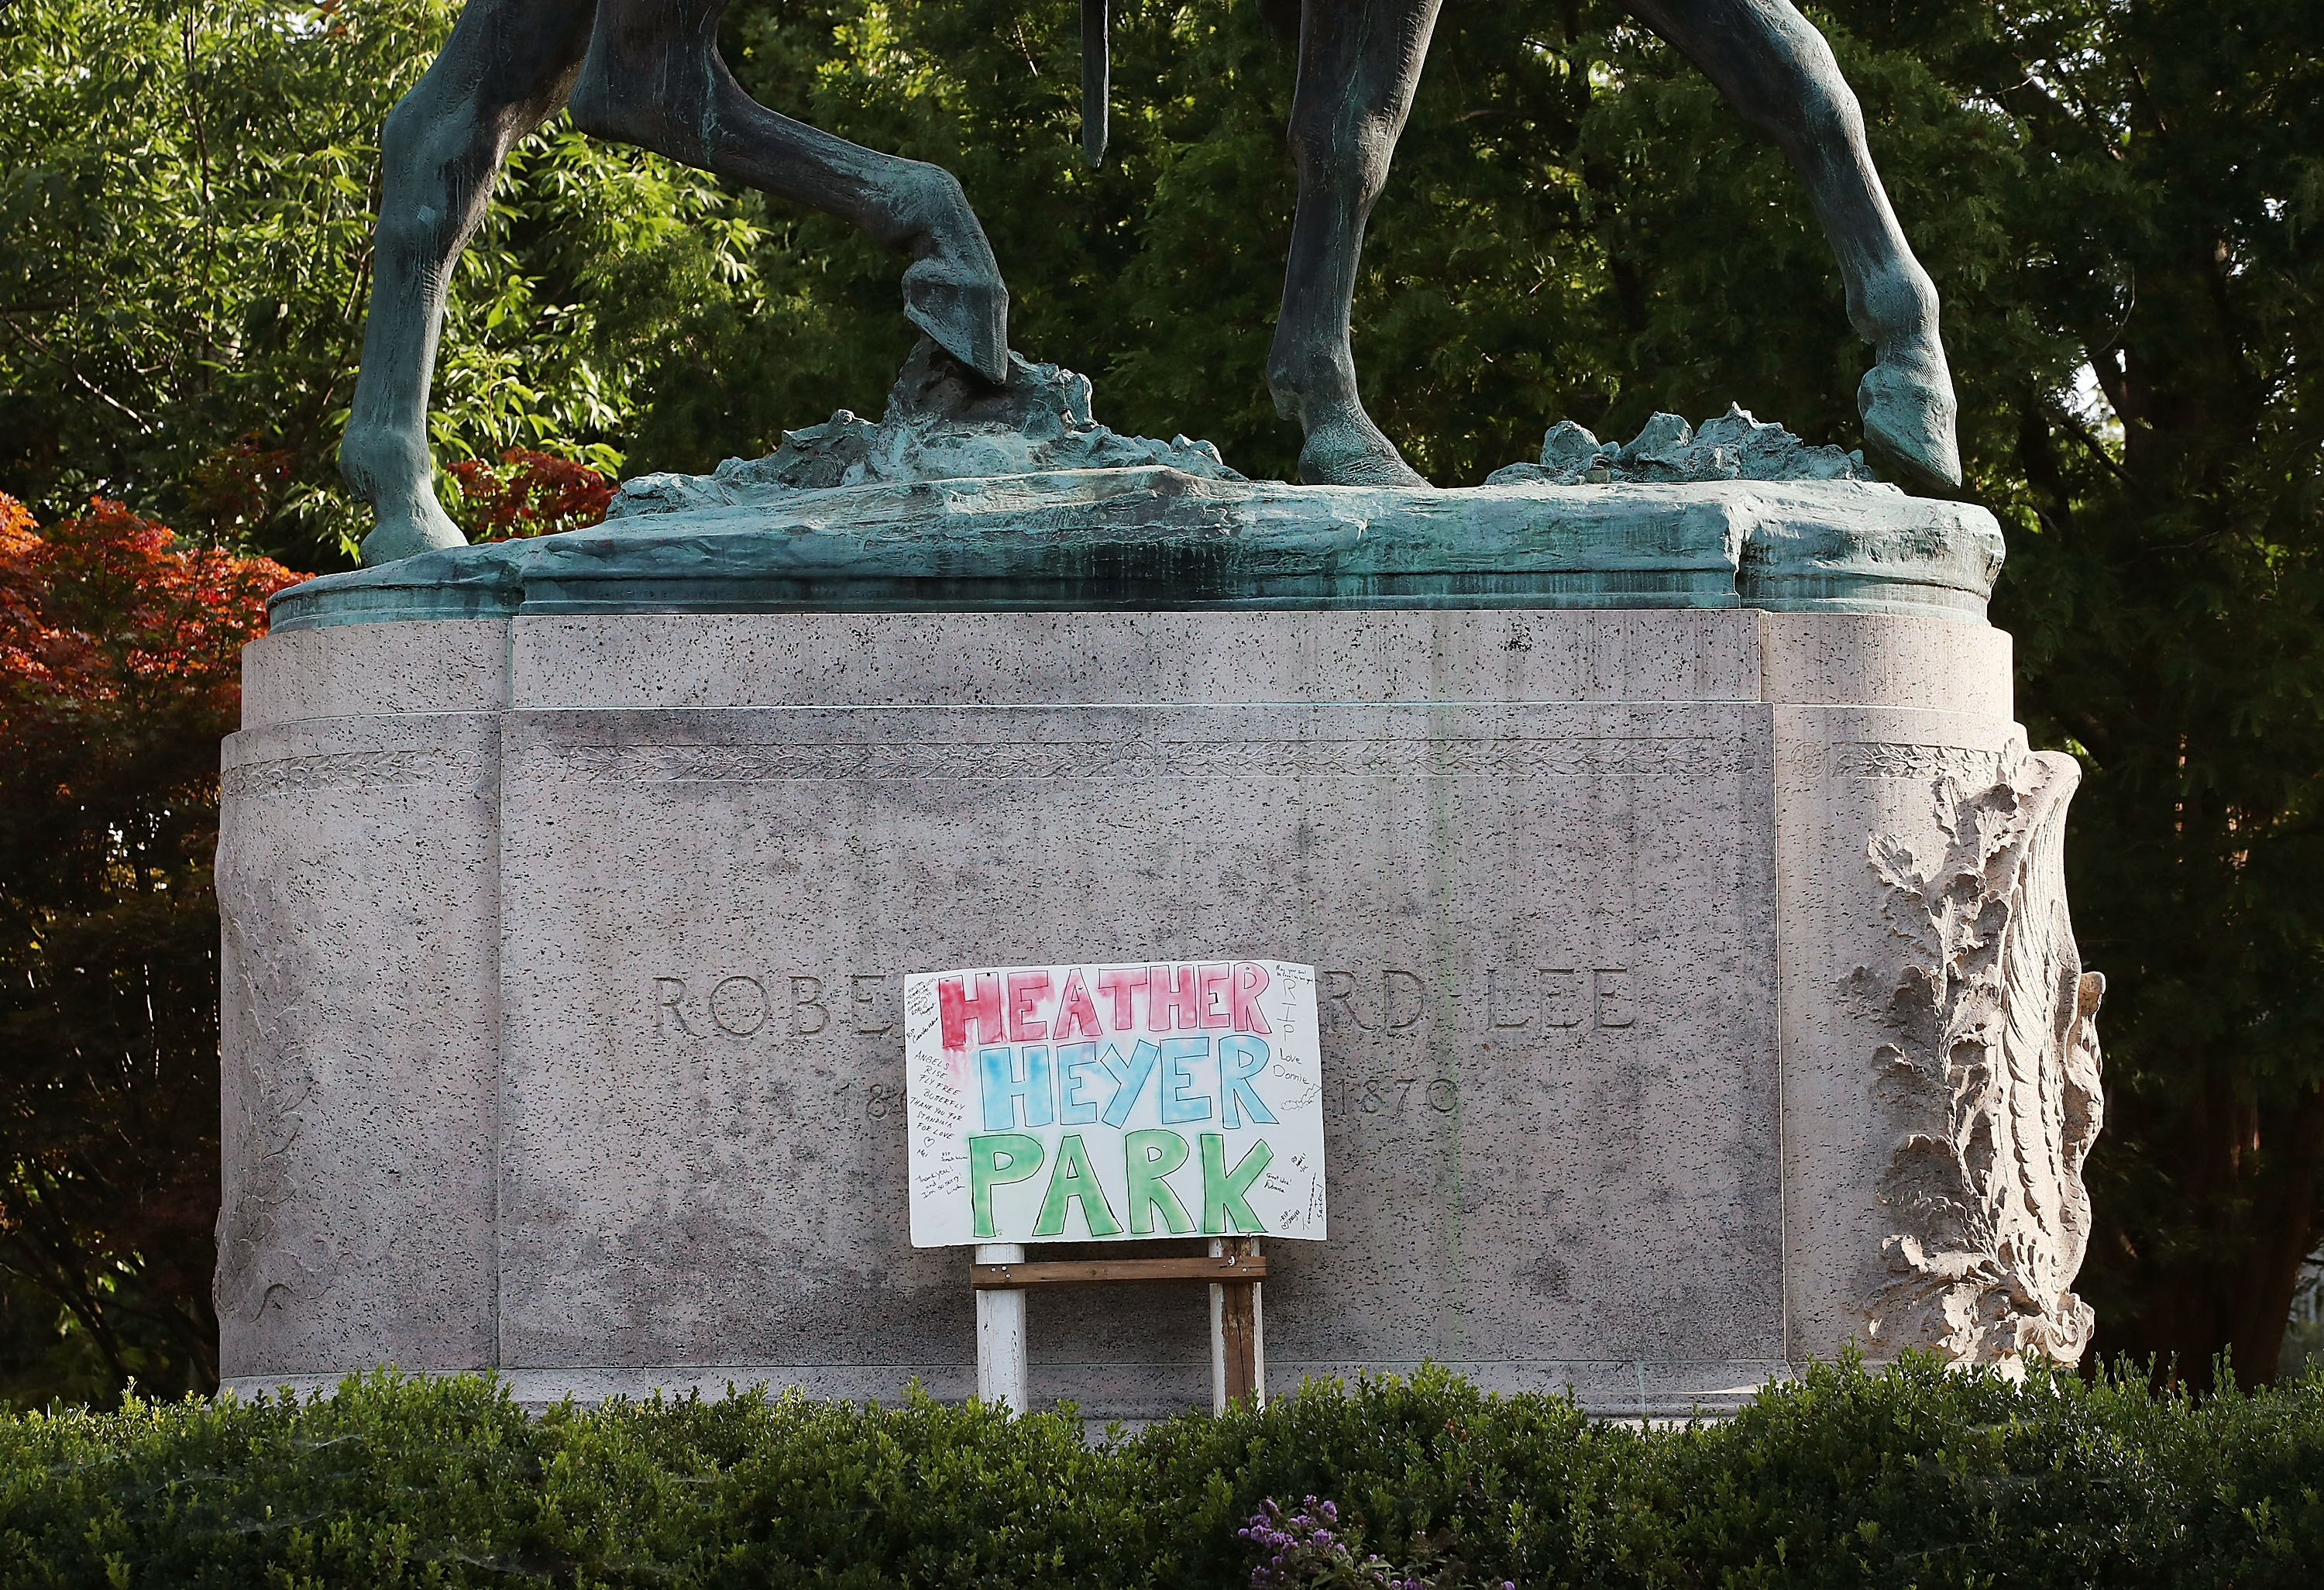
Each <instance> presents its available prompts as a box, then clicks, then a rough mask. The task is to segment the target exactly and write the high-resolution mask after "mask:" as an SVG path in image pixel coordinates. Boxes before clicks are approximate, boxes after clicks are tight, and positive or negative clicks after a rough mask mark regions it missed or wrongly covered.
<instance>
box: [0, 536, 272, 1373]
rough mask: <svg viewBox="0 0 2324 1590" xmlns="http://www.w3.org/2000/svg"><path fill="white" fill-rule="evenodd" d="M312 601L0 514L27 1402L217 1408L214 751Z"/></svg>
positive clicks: (9, 932) (177, 554)
mask: <svg viewBox="0 0 2324 1590" xmlns="http://www.w3.org/2000/svg"><path fill="white" fill-rule="evenodd" d="M295 578H299V577H297V576H295V575H293V574H291V571H290V570H288V569H284V568H283V567H282V566H281V565H280V564H278V563H275V562H273V561H272V560H271V559H264V558H244V557H236V556H234V555H232V554H230V553H226V552H223V551H219V550H215V549H211V548H206V547H199V546H188V545H185V544H182V543H180V541H179V540H178V538H177V537H176V536H175V535H174V534H173V533H172V532H171V531H170V530H169V529H168V528H167V527H166V526H164V525H161V524H158V523H156V522H153V521H152V520H150V519H146V518H143V517H142V516H140V515H138V514H136V513H131V512H130V511H129V510H128V509H127V508H125V507H124V506H123V505H122V504H119V503H114V502H108V501H106V500H103V499H97V500H94V501H92V502H91V503H90V504H89V507H88V512H86V513H81V514H78V515H76V516H74V517H72V518H69V519H66V520H63V521H61V522H58V523H56V524H54V525H51V526H50V527H49V528H48V529H47V530H46V531H45V532H42V531H40V530H38V529H37V528H36V527H35V526H34V524H33V522H32V516H31V515H30V514H29V513H26V512H25V511H24V509H23V507H22V505H21V504H18V503H16V502H15V501H14V499H13V498H9V497H6V496H5V495H0V1281H5V1289H6V1299H5V1301H6V1304H7V1308H6V1313H7V1315H8V1316H9V1317H8V1319H7V1320H6V1321H5V1326H6V1328H7V1329H8V1330H9V1332H10V1333H11V1334H12V1335H13V1336H14V1337H15V1338H16V1339H15V1340H14V1341H13V1342H12V1343H10V1344H9V1345H10V1347H11V1348H12V1349H13V1351H12V1353H11V1354H10V1356H12V1357H14V1358H16V1359H18V1361H19V1364H20V1368H19V1373H20V1375H21V1376H22V1377H23V1382H28V1383H30V1382H37V1383H40V1384H42V1385H45V1386H47V1387H49V1388H51V1389H54V1388H56V1387H57V1386H59V1385H60V1384H62V1385H65V1386H68V1387H70V1388H71V1389H72V1390H74V1391H78V1392H79V1393H80V1394H83V1395H91V1396H97V1397H103V1396H105V1395H106V1394H107V1393H113V1394H117V1393H118V1391H119V1390H120V1389H121V1388H122V1387H123V1386H124V1384H126V1383H127V1382H129V1381H130V1380H131V1379H133V1378H134V1379H136V1380H138V1381H139V1382H142V1383H143V1385H145V1386H147V1387H148V1388H151V1389H152V1390H155V1391H172V1390H207V1389H208V1388H210V1387H213V1386H215V1385H216V1384H217V1320H216V1317H215V1315H214V1314H213V1312H212V1310H211V1306H210V1300H209V1290H210V1272H211V1268H212V1263H213V1252H212V1225H213V1223H214V1221H215V1220H216V1218H217V1119H218V1117H217V1099H218V1095H217V902H216V899H215V897H214V895H213V894H212V892H211V883H210V867H211V859H212V853H213V851H214V850H215V848H216V846H217V746H218V740H219V737H220V736H221V735H225V734H226V733H227V732H229V731H230V730H232V729H233V728H234V726H235V721H236V718H237V716H238V714H239V706H240V684H239V680H240V674H241V663H240V652H241V649H242V647H243V645H244V642H247V641H249V640H251V639H252V638H254V636H256V635H258V634H260V633H263V631H264V629H265V624H266V598H267V596H270V595H271V594H272V593H273V592H274V591H276V590H278V589H280V588H281V587H283V586H285V585H288V584H290V583H291V581H292V580H293V579H295ZM43 1305H44V1306H45V1317H46V1322H47V1329H46V1332H45V1336H46V1338H47V1339H46V1340H45V1341H42V1340H38V1339H36V1338H38V1337H40V1336H42V1332H40V1331H37V1330H33V1329H32V1328H31V1327H29V1326H28V1324H27V1321H28V1320H32V1319H33V1318H34V1317H36V1316H39V1315H41V1314H42V1312H43ZM60 1324H61V1325H63V1326H64V1327H65V1328H63V1329H61V1330H60V1329H59V1328H57V1327H59V1326H60ZM31 1353H38V1354H40V1357H41V1361H40V1362H38V1363H24V1362H23V1358H24V1357H25V1355H26V1354H31ZM12 1390H14V1387H11V1386H9V1385H6V1384H0V1396H5V1395H6V1394H7V1393H8V1392H9V1391H12Z"/></svg>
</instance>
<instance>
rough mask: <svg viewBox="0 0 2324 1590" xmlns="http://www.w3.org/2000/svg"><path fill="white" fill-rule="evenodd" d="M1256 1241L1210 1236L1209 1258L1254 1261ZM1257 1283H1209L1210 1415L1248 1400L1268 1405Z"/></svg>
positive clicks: (1249, 1238)
mask: <svg viewBox="0 0 2324 1590" xmlns="http://www.w3.org/2000/svg"><path fill="white" fill-rule="evenodd" d="M1229 1253H1239V1254H1241V1255H1243V1256H1245V1257H1247V1258H1248V1257H1255V1256H1256V1255H1257V1254H1258V1253H1259V1239H1258V1238H1257V1237H1255V1236H1230V1237H1213V1238H1212V1239H1211V1255H1212V1257H1213V1258H1220V1257H1223V1256H1225V1255H1226V1254H1229ZM1263 1340H1264V1337H1263V1336H1262V1335H1261V1330H1260V1326H1259V1282H1258V1281H1255V1280H1250V1281H1227V1282H1223V1283H1221V1282H1215V1281H1214V1282H1213V1283H1212V1286H1211V1411H1212V1412H1213V1414H1220V1413H1224V1412H1225V1411H1226V1410H1227V1404H1229V1403H1230V1402H1234V1401H1238V1400H1240V1399H1242V1398H1245V1397H1248V1398H1250V1399H1251V1402H1252V1405H1253V1406H1254V1407H1259V1408H1264V1407H1265V1406H1267V1362H1266V1355H1265V1349H1264V1348H1263V1346H1262V1345H1261V1343H1262V1342H1263Z"/></svg>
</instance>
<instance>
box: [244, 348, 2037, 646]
mask: <svg viewBox="0 0 2324 1590" xmlns="http://www.w3.org/2000/svg"><path fill="white" fill-rule="evenodd" d="M2001 557H2002V545H2001V531H2000V527H1999V526H1998V525H1997V524H1996V523H1995V522H1994V519H1993V516H1992V515H1991V514H1989V513H1986V512H1985V511H1984V510H1983V509H1981V508H1976V507H1970V506H1968V505H1966V504H1960V503H1952V502H1941V501H1932V500H1928V499H1923V498H1918V497H1910V496H1906V495H1904V494H1903V493H1902V492H1899V491H1898V490H1896V489H1895V487H1894V486H1890V485H1881V484H1879V483H1877V482H1875V481H1873V480H1870V479H1869V478H1867V472H1866V471H1865V470H1864V468H1863V467H1862V462H1861V460H1860V459H1858V458H1853V457H1851V456H1849V455H1843V454H1841V453H1840V452H1838V451H1837V450H1836V449H1833V448H1809V447H1806V446H1804V445H1803V443H1801V442H1800V440H1799V439H1798V438H1796V437H1794V436H1792V435H1791V434H1790V433H1789V432H1788V431H1785V430H1784V429H1783V428H1782V427H1781V426H1776V425H1766V424H1761V423H1759V422H1758V421H1755V420H1753V419H1752V418H1751V416H1749V415H1748V414H1747V413H1744V412H1743V411H1740V410H1730V411H1729V412H1728V413H1727V414H1726V415H1724V416H1722V417H1720V419H1718V420H1714V421H1711V422H1709V423H1707V424H1705V425H1704V426H1703V427H1702V429H1701V430H1700V431H1696V430H1692V428H1691V427H1689V426H1688V425H1687V423H1686V422H1685V421H1683V420H1682V419H1680V418H1679V417H1678V416H1677V415H1674V414H1658V415H1656V416H1655V418H1654V419H1653V420H1652V421H1649V422H1648V424H1647V426H1646V429H1645V430H1643V431H1641V432H1640V433H1639V435H1638V437H1637V439H1634V440H1632V441H1630V442H1628V443H1627V444H1622V445H1611V444H1609V445H1605V446H1600V444H1599V443H1598V440H1597V439H1596V438H1595V437H1593V436H1591V434H1590V433H1589V432H1588V431H1586V430H1581V429H1580V428H1579V427H1576V426H1572V425H1561V426H1558V427H1556V428H1554V429H1553V430H1551V432H1550V433H1549V435H1548V437H1547V438H1545V440H1544V443H1543V449H1542V459H1541V462H1540V463H1539V464H1522V465H1513V466H1511V467H1509V468H1508V469H1504V470H1502V471H1500V472H1499V473H1498V474H1497V475H1496V476H1494V477H1493V479H1492V480H1491V481H1489V482H1488V483H1487V484H1486V485H1482V486H1479V487H1476V488H1473V489H1471V490H1466V491H1436V490H1433V489H1431V488H1429V487H1428V486H1425V485H1418V486H1414V485H1325V486H1317V485H1286V484H1285V483H1282V482H1279V481H1255V480H1247V479H1245V478H1244V477H1243V476H1240V475H1238V474H1237V473H1235V471H1233V470H1232V469H1231V468H1229V467H1226V465H1225V463H1224V462H1223V461H1222V459H1221V458H1219V456H1218V453H1217V450H1216V449H1215V448H1211V447H1210V446H1209V445H1208V444H1207V443H1203V442H1196V441H1189V440H1187V439H1185V437H1177V438H1174V439H1171V440H1169V441H1167V442H1166V441H1157V440H1154V439H1150V438H1146V437H1126V436H1121V435H1119V434H1117V433H1115V432H1114V431H1112V430H1109V429H1108V428H1107V427H1105V426H1103V425H1102V424H1100V423H1098V421H1097V420H1096V419H1095V418H1094V417H1093V414H1092V412H1091V394H1090V384H1089V383H1088V381H1087V380H1085V379H1084V378H1083V377H1082V376H1079V375H1076V374H1074V373H1073V372H1072V371H1070V370H1062V369H1060V368H1058V367H1057V366H1056V365H1036V364H1032V363H1029V362H1028V361H1027V360H1025V359H1024V358H1022V357H1020V356H1017V355H1015V354H1011V355H1010V356H1009V357H1008V364H1007V373H1006V376H1005V378H1004V379H1003V380H1002V381H1001V382H998V383H995V382H991V381H987V380H985V379H983V378H982V377H981V376H979V375H978V374H975V373H974V372H973V371H971V370H969V369H968V368H966V367H965V366H964V365H961V364H960V363H959V362H958V361H957V360H955V359H953V358H952V357H951V356H948V355H946V354H945V353H943V352H942V351H941V350H940V349H939V348H938V347H936V344H935V343H934V342H933V341H923V342H922V344H921V345H920V347H918V348H917V349H915V350H914V352H913V355H912V356H911V358H910V359H909V360H908V361H907V363H906V364H905V366H904V369H903V372H902V373H901V374H899V376H898V378H897V382H896V385H895V389H894V391H893V392H891V393H890V395H889V402H888V410H887V412H886V414H885V415H884V416H882V418H881V420H880V421H879V422H878V423H876V424H874V423H872V422H871V421H866V420H862V419H859V418H858V417H857V416H855V415H853V414H851V413H848V412H846V411H844V410H843V411H840V412H839V413H836V414H835V415H833V416H832V417H831V419H830V420H828V421H825V423H823V424H821V425H816V426H810V427H808V428H807V429H805V430H796V431H791V432H788V433H787V434H786V435H785V436H784V438H783V443H782V446H781V447H780V448H778V449H777V450H776V452H775V453H774V454H772V455H771V456H770V457H768V458H761V459H755V460H751V461H744V460H742V459H730V460H729V461H728V462H727V463H726V464H725V465H724V466H722V467H720V468H719V470H718V471H717V472H716V473H715V474H714V475H707V476H676V475H654V476H644V477H642V478H641V479H636V480H632V481H631V482H629V483H628V484H627V485H624V486H623V487H622V494H621V495H620V496H619V497H618V498H616V499H615V501H614V503H613V508H612V511H611V512H610V513H609V514H608V516H607V518H606V521H605V522H604V523H603V524H602V525H598V526H595V527H594V528H591V529H588V530H576V531H568V532H565V533H564V534H561V535H552V536H542V537H540V538H539V539H537V540H530V541H503V542H498V543H492V544H487V545H484V546H459V547H449V548H443V549H438V550H431V551H426V552H421V553H420V554H418V555H416V556H413V557H410V558H405V559H399V560H397V561H395V562H392V563H388V564H384V565H382V566H379V567H375V568H371V569H360V570H357V571H355V572H352V573H347V574H334V575H327V576H326V577H324V578H320V579H314V580H309V581H308V582H307V583H306V584H304V585H300V586H294V587H291V589H289V590H287V591H284V592H282V593H281V595H279V596H276V597H275V598H274V603H273V622H274V627H275V628H277V629H285V630H288V629H306V628H312V627H315V626H318V625H322V624H381V623H392V622H399V621H403V620H410V619H437V618H486V617H506V616H510V615H515V614H520V613H531V614H548V613H767V612H786V611H790V612H842V613H845V612H857V613H871V612H907V611H921V612H942V611H971V610H986V611H990V610H993V609H1002V608H1014V609H1025V608H1062V609H1092V608H1185V607H1240V608H1255V607H1308V608H1325V607H1736V606H1756V607H1777V608H1791V607H1814V608H1824V609H1829V610H1831V611H1836V612H1855V613H1894V614H1913V615H1932V616H1939V617H1945V618H1954V619H1962V620H1967V621H1969V622H1973V623H1982V622H1983V621H1984V618H1985V603H1986V597H1987V595H1988V594H1989V593H1990V592H1991V590H1992V588H1993V580H1994V577H1995V575H1996V574H1997V573H1998V572H1999V571H2000V568H2001Z"/></svg>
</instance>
